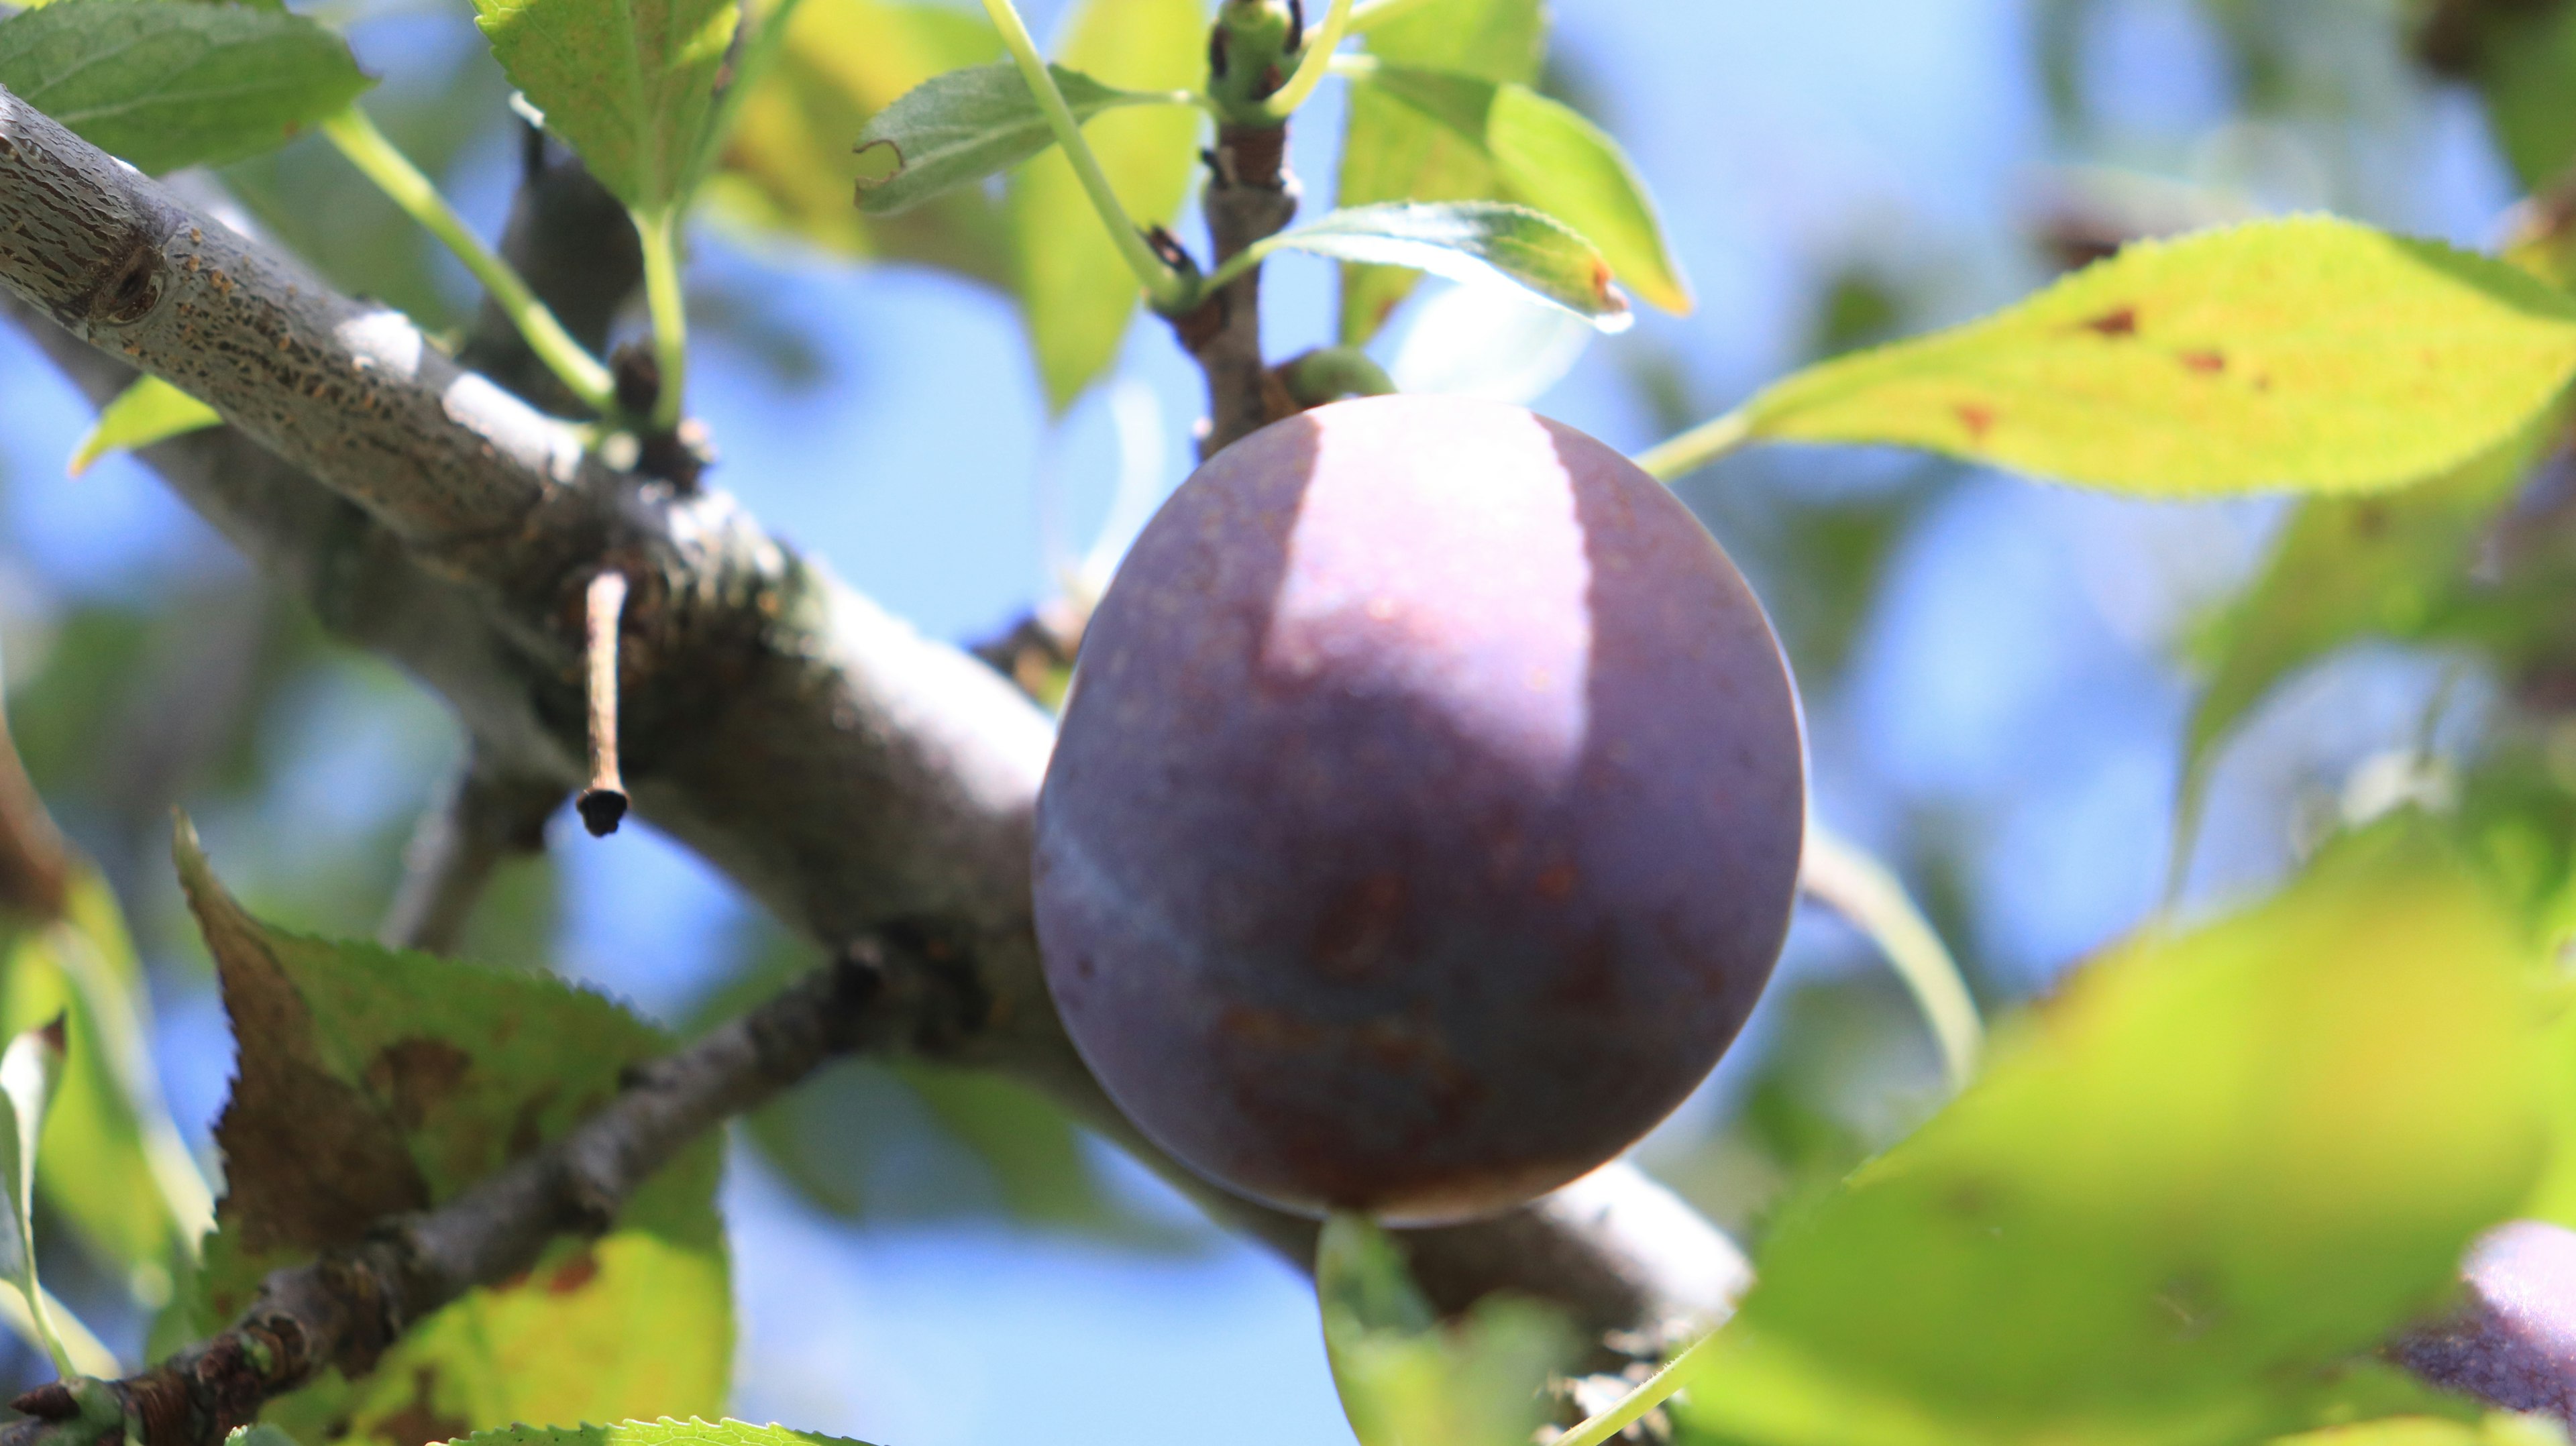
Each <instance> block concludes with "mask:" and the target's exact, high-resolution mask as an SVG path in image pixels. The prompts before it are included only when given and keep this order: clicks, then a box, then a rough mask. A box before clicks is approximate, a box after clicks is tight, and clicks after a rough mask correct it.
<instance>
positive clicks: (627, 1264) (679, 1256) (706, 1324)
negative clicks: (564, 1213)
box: [177, 822, 733, 1446]
mask: <svg viewBox="0 0 2576 1446" xmlns="http://www.w3.org/2000/svg"><path fill="white" fill-rule="evenodd" d="M177 852H178V858H179V868H180V879H181V882H182V883H183V884H184V885H185V886H186V889H187V894H188V902H189V905H190V907H191V908H192V909H193V910H194V911H195V913H196V916H197V921H198V924H199V926H200V928H201V929H202V931H203V933H204V935H205V938H206V944H207V947H208V949H209V950H210V951H211V952H212V953H213V954H214V957H215V963H216V970H217V974H218V976H219V978H220V980H221V983H222V985H223V995H224V1006H225V1010H226V1012H227V1013H228V1014H229V1015H230V1016H231V1018H232V1021H233V1028H234V1034H235V1038H236V1041H237V1044H238V1047H239V1065H238V1070H237V1074H236V1078H235V1083H234V1088H233V1094H232V1099H231V1100H230V1102H229V1103H228V1104H227V1105H226V1106H225V1109H224V1113H223V1116H222V1118H221V1119H220V1120H219V1121H217V1123H216V1127H215V1133H216V1140H217V1143H218V1144H220V1145H221V1146H222V1148H223V1151H224V1158H225V1163H226V1167H227V1170H226V1175H227V1178H226V1194H225V1197H224V1200H223V1202H222V1204H221V1205H220V1206H219V1207H218V1208H217V1221H218V1227H219V1228H218V1230H217V1233H216V1235H215V1237H214V1238H213V1240H212V1241H210V1242H209V1244H208V1247H207V1252H206V1269H205V1274H204V1277H203V1281H202V1284H201V1288H200V1290H199V1293H198V1296H197V1299H196V1305H197V1307H198V1314H199V1317H200V1322H201V1323H211V1322H216V1321H220V1320H223V1319H226V1318H229V1317H230V1316H231V1315H233V1314H234V1313H236V1312H238V1311H239V1310H240V1309H241V1308H242V1307H243V1306H245V1305H247V1304H248V1303H249V1301H250V1299H251V1297H252V1295H253V1293H254V1292H255V1291H256V1290H257V1288H258V1284H259V1281H260V1279H261V1277H262V1276H264V1275H265V1274H266V1273H267V1272H268V1271H269V1270H270V1269H273V1268H275V1267H277V1266H280V1265H285V1264H289V1263H293V1262H295V1261H299V1260H303V1259H306V1258H309V1257H310V1256H311V1255H312V1254H314V1253H315V1252H316V1251H319V1250H322V1249H326V1248H329V1247H332V1246H336V1245H343V1244H347V1243H349V1242H351V1241H353V1240H355V1239H357V1238H359V1237H361V1236H362V1235H363V1234H364V1233H365V1232H366V1231H367V1229H368V1228H369V1227H370V1224H371V1222H373V1221H375V1220H377V1219H379V1218H381V1217H383V1216H385V1215H388V1214H392V1213H395V1212H397V1211H407V1210H418V1209H423V1208H426V1207H429V1206H434V1205H436V1204H438V1203H440V1202H442V1201H445V1200H447V1199H450V1198H452V1197H453V1196H454V1195H455V1194H456V1193H457V1192H459V1191H461V1190H463V1189H465V1188H466V1187H467V1186H469V1185H471V1184H473V1183H475V1182H476V1181H478V1180H480V1179H481V1178H483V1177H484V1176H486V1175H488V1174H490V1173H491V1172H492V1171H494V1170H496V1169H498V1168H499V1167H501V1166H502V1165H504V1164H506V1163H508V1162H509V1161H511V1160H513V1159H516V1158H518V1157H519V1156H521V1155H524V1154H525V1153H526V1152H528V1151H529V1150H531V1149H534V1148H536V1147H537V1146H538V1145H540V1144H542V1143H544V1142H545V1141H547V1140H550V1139H554V1138H556V1137H558V1136H560V1135H562V1134H563V1133H564V1132H565V1131H566V1130H568V1129H570V1128H571V1127H572V1126H573V1125H574V1124H575V1123H577V1122H578V1121H580V1120H581V1119H582V1118H584V1117H585V1116H587V1115H589V1114H590V1113H592V1112H593V1111H594V1110H596V1109H597V1108H598V1107H599V1106H600V1105H602V1104H604V1103H605V1102H607V1101H608V1100H609V1099H610V1098H612V1097H613V1096H614V1095H615V1094H616V1092H617V1088H618V1083H617V1082H618V1076H619V1074H620V1073H621V1072H622V1071H623V1070H625V1069H626V1068H627V1067H628V1066H630V1065H633V1064H636V1063H639V1062H641V1061H643V1060H646V1059H649V1058H651V1057H654V1056H656V1055H658V1054H661V1053H663V1052H664V1051H666V1050H667V1049H668V1048H669V1043H670V1042H669V1040H668V1039H667V1038H666V1037H665V1036H664V1035H663V1034H662V1033H661V1032H660V1031H659V1030H656V1029H654V1028H652V1027H651V1026H650V1025H647V1024H645V1023H643V1022H642V1021H640V1020H638V1019H636V1018H635V1017H634V1016H633V1015H631V1014H629V1013H628V1012H627V1011H625V1010H624V1009H622V1008H620V1007H619V1006H617V1005H616V1004H614V1003H612V1002H610V1001H608V1000H606V999H603V998H601V997H599V996H597V995H594V994H589V993H586V992H583V991H580V990H576V989H573V988H570V987H568V986H566V985H564V984H562V983H560V982H558V981H556V980H553V979H551V978H547V977H544V976H541V975H529V974H517V973H503V972H500V971H497V970H490V969H483V968H478V967H475V966H473V965H468V964H461V963H455V962H452V961H448V960H443V959H436V958H432V957H430V956H427V955H422V954H409V953H396V952H392V951H388V950H384V949H379V948H376V947H374V946H372V945H366V944H340V943H331V942H326V941H323V940H319V939H312V938H307V937H304V936H301V935H297V934H292V933H289V932H286V931H284V930H280V929H275V928H271V927H270V926H268V925H266V924H263V923H261V922H260V921H259V920H257V919H255V918H253V917H251V916H250V915H249V914H247V913H245V912H243V910H242V909H241V908H240V906H239V905H237V904H235V903H234V902H233V900H232V898H231V896H230V895H228V894H226V893H225V892H224V890H223V888H222V886H221V885H220V884H219V883H217V882H216V880H215V878H214V876H213V874H212V872H211V871H210V870H209V868H208V867H207V864H206V861H205V858H204V855H203V854H202V852H200V851H199V849H198V848H197V845H196V840H195V837H194V834H193V832H191V831H190V830H188V829H187V827H186V825H185V824H184V822H183V823H182V825H181V830H180V834H179V838H178V845H177ZM719 1149H720V1141H719V1140H718V1139H717V1138H716V1137H713V1136H711V1137H709V1138H707V1139H705V1140H702V1141H700V1142H699V1143H697V1144H696V1145H693V1146H692V1147H691V1148H690V1149H688V1150H687V1151H685V1152H684V1153H683V1154H682V1155H681V1157H680V1158H679V1159H678V1160H677V1161H675V1162H674V1163H673V1164H672V1165H670V1166H669V1167H667V1168H666V1169H665V1170H664V1171H663V1172H662V1173H661V1174H660V1175H657V1176H655V1177H654V1178H653V1180H652V1181H651V1182H649V1183H648V1184H647V1185H646V1186H645V1187H644V1188H643V1189H642V1190H641V1191H639V1192H638V1193H637V1194H636V1196H635V1198H634V1199H632V1200H631V1201H629V1202H628V1203H627V1205H626V1208H625V1209H624V1210H623V1211H621V1212H620V1213H619V1215H618V1218H617V1221H616V1223H615V1225H614V1227H613V1228H612V1229H611V1230H610V1231H609V1232H608V1233H607V1234H606V1235H604V1236H602V1237H600V1238H598V1239H596V1240H590V1241H582V1240H572V1239H566V1240H561V1241H558V1242H556V1244H555V1246H554V1247H553V1248H552V1249H550V1250H549V1251H548V1252H547V1254H546V1255H545V1256H544V1257H543V1258H542V1259H541V1260H540V1261H539V1262H538V1263H537V1265H536V1266H535V1268H534V1269H532V1270H530V1271H529V1272H528V1273H527V1274H526V1275H525V1276H523V1277H522V1278H520V1279H518V1280H514V1281H511V1282H508V1283H505V1284H502V1285H498V1286H492V1287H487V1288H485V1289H482V1290H477V1291H475V1292H473V1293H471V1294H469V1295H468V1296H466V1297H465V1298H464V1299H462V1300H460V1301H457V1302H456V1303H454V1304H452V1305H450V1306H448V1307H446V1308H445V1309H444V1310H441V1311H439V1312H438V1313H436V1314H435V1315H432V1316H430V1317H429V1318H428V1319H426V1320H423V1321H421V1322H419V1323H417V1324H416V1325H414V1326H413V1327H412V1329H411V1330H409V1331H408V1332H406V1333H405V1334H404V1336H403V1338H402V1339H401V1340H400V1341H399V1342H398V1343H397V1344H396V1345H395V1346H394V1347H393V1348H392V1349H391V1350H389V1351H388V1352H386V1354H385V1355H384V1357H383V1358H382V1359H381V1360H379V1361H378V1363H377V1365H376V1368H375V1370H374V1371H373V1372H372V1373H371V1374H369V1375H368V1376H366V1377H364V1378H363V1379H360V1380H356V1381H350V1380H346V1379H343V1378H342V1377H340V1376H338V1375H336V1374H332V1375H327V1376H326V1377H325V1378H324V1379H322V1380H321V1381H320V1382H318V1383H316V1384H315V1385H312V1386H309V1387H307V1388H305V1389H304V1390H301V1391H298V1392H296V1393H295V1394H293V1395H291V1396H289V1397H286V1398H284V1399H282V1400H279V1401H276V1402H273V1403H271V1405H270V1407H269V1409H268V1413H267V1419H268V1420H270V1421H272V1422H274V1423H275V1424H277V1425H280V1426H282V1427H284V1428H286V1429H287V1430H288V1431H289V1432H290V1433H292V1434H294V1435H295V1436H297V1437H298V1438H299V1439H301V1440H308V1441H323V1440H342V1439H346V1440H350V1441H364V1440H378V1441H384V1442H388V1443H390V1446H411V1443H414V1442H417V1441H420V1440H423V1439H430V1440H443V1439H447V1438H449V1437H454V1436H461V1435H464V1434H466V1433H467V1432H469V1431H472V1430H475V1429H478V1428H482V1427H489V1426H498V1425H503V1424H507V1423H509V1422H512V1421H581V1420H604V1419H612V1418H617V1417H623V1416H628V1415H639V1414H653V1413H659V1412H664V1411H677V1412H690V1411H710V1410H714V1409H716V1408H717V1407H718V1406H720V1405H721V1403H722V1402H723V1399H724V1395H725V1388H726V1377H727V1373H728V1369H729V1366H730V1362H731V1356H732V1348H733V1341H732V1310H731V1302H730V1295H729V1290H728V1285H727V1273H726V1267H725V1255H724V1242H723V1237H722V1229H721V1226H720V1224H719V1222H718V1220H717V1216H716V1210H715V1191H716V1183H717V1176H718V1172H719V1169H720V1165H721V1155H720V1153H719Z"/></svg>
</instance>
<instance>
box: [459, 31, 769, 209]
mask: <svg viewBox="0 0 2576 1446" xmlns="http://www.w3.org/2000/svg"><path fill="white" fill-rule="evenodd" d="M474 10H475V23H476V24H477V25H479V26H481V27H482V29H483V33H484V34H485V35H486V36H488V37H489V38H490V39H491V42H492V54H493V55H494V56H495V57H496V58H498V59H499V60H500V62H501V68H502V69H503V70H505V71H507V72H509V76H510V81H511V83H512V84H514V85H516V86H518V88H519V90H520V91H521V93H523V94H525V95H526V96H527V98H528V100H529V101H530V102H531V103H532V104H534V105H535V106H536V107H537V109H539V110H541V111H543V112H545V117H546V128H547V129H549V130H551V131H553V132H554V133H555V134H557V135H560V136H562V137H563V138H564V139H565V140H566V141H568V142H570V143H571V144H572V148H573V149H574V150H576V151H579V152H580V153H581V159H582V163H583V164H585V165H587V166H589V167H590V173H591V174H592V175H594V176H597V177H598V178H599V183H600V184H601V185H603V186H606V187H607V188H608V189H609V191H610V193H612V194H613V195H615V196H616V197H617V199H619V200H621V201H624V202H625V203H626V204H627V205H628V206H630V207H632V208H634V209H635V210H638V211H643V212H647V213H650V212H657V211H661V210H664V209H666V208H668V207H669V206H670V205H672V204H673V203H674V202H677V201H679V200H681V199H683V198H684V197H685V196H686V195H687V194H688V192H689V189H690V187H691V186H692V185H693V184H695V182H696V180H697V171H698V167H699V165H700V164H701V162H702V161H703V159H704V151H705V140H706V135H707V130H708V127H709V125H710V124H711V123H712V121H713V119H714V115H715V88H716V75H717V73H718V72H719V71H720V70H721V69H722V68H723V66H724V60H725V48H726V47H727V46H728V45H730V44H731V43H732V42H733V32H734V26H735V25H736V24H737V23H738V22H739V21H740V19H741V15H742V8H741V6H740V5H739V4H737V3H735V0H474Z"/></svg>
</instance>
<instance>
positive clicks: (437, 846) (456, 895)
mask: <svg viewBox="0 0 2576 1446" xmlns="http://www.w3.org/2000/svg"><path fill="white" fill-rule="evenodd" d="M563 801H564V790H563V788H562V787H561V786H560V785H557V784H555V783H551V782H548V781H546V780H543V779H527V778H520V777H517V776H514V775H512V774H510V773H508V772H506V771H505V770H503V769H502V768H500V767H499V766H498V765H496V764H494V763H492V762H491V761H490V759H489V758H488V757H487V756H485V755H484V754H482V753H481V752H477V753H476V754H474V755H473V756H471V757H469V758H467V759H466V761H465V767H464V768H463V769H461V770H460V771H459V772H458V774H457V777H456V786H455V789H454V791H452V792H451V793H450V794H449V795H448V796H447V797H446V798H445V799H444V800H442V801H440V802H439V803H438V804H437V805H436V806H434V807H432V808H431V809H430V810H429V811H428V812H427V813H424V814H422V815H421V820H420V828H419V830H418V831H417V832H416V833H414V834H413V835H412V840H411V847H410V848H409V849H408V850H406V851H405V852H404V855H403V879H402V886H401V888H400V889H398V890H397V891H396V892H395V894H394V901H393V906H392V907H391V908H389V909H387V910H386V911H385V922H384V925H383V927H381V928H380V929H378V930H377V931H376V938H377V939H378V941H379V942H381V943H383V944H384V946H385V947H386V948H388V949H420V950H425V951H427V952H429V953H432V954H447V953H452V952H453V951H454V950H455V948H456V943H457V940H458V938H459V937H461V936H462V935H463V934H464V932H465V922H466V920H467V919H468V918H470V917H471V916H472V914H473V912H474V904H475V901H476V900H478V899H480V898H481V897H482V896H483V886H484V885H485V884H486V883H488V882H489V881H490V879H491V877H492V870H493V869H494V868H495V867H496V866H497V865H499V863H500V862H501V860H502V859H503V858H505V857H507V856H509V855H511V854H533V853H539V852H542V851H543V850H544V848H545V846H546V834H545V829H546V820H547V819H548V818H551V817H552V816H553V815H554V811H555V810H556V809H557V808H560V807H561V806H562V805H563Z"/></svg>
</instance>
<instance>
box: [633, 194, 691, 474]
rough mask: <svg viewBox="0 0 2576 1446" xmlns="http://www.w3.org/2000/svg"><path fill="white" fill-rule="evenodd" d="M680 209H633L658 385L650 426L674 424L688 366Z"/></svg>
mask: <svg viewBox="0 0 2576 1446" xmlns="http://www.w3.org/2000/svg"><path fill="white" fill-rule="evenodd" d="M679 232H680V212H679V208H678V207H676V206H666V207H664V208H662V209H661V210H659V211H655V212H653V213H652V214H650V215H647V214H645V213H643V212H637V213H636V216H635V234H636V235H637V236H638V237H639V238H641V239H642V241H643V243H644V304H645V307H646V309H647V310H648V311H650V312H651V313H652V317H653V360H654V362H655V363H656V364H657V365H658V367H659V369H660V371H661V374H662V386H661V389H660V390H659V391H657V392H656V393H654V396H653V419H652V420H653V427H654V429H655V430H656V431H663V432H667V431H669V430H671V429H672V428H673V427H676V426H678V425H680V398H681V394H682V392H683V391H684V390H685V383H686V381H687V373H688V366H689V314H688V308H687V306H686V305H685V304H684V303H683V301H682V299H681V295H680V236H679Z"/></svg>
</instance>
